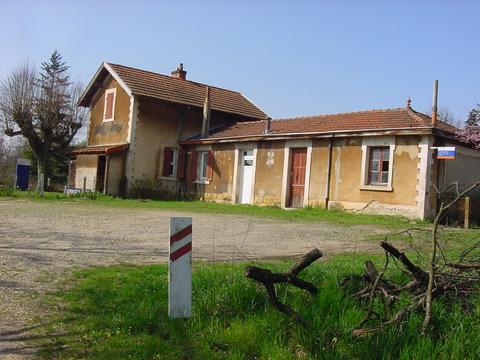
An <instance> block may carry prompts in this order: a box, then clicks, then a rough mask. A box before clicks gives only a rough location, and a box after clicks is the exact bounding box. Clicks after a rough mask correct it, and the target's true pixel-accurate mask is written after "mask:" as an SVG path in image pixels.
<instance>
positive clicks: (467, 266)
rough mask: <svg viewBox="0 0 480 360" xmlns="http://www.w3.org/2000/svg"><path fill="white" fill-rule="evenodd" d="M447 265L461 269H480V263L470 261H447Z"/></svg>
mask: <svg viewBox="0 0 480 360" xmlns="http://www.w3.org/2000/svg"><path fill="white" fill-rule="evenodd" d="M447 266H449V267H451V268H454V269H459V270H480V264H470V263H447Z"/></svg>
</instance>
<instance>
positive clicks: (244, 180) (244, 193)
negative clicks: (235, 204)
mask: <svg viewBox="0 0 480 360" xmlns="http://www.w3.org/2000/svg"><path fill="white" fill-rule="evenodd" d="M241 164H242V166H241V172H240V174H241V176H240V204H250V203H251V199H252V187H253V186H252V179H253V150H243V151H242V156H241Z"/></svg>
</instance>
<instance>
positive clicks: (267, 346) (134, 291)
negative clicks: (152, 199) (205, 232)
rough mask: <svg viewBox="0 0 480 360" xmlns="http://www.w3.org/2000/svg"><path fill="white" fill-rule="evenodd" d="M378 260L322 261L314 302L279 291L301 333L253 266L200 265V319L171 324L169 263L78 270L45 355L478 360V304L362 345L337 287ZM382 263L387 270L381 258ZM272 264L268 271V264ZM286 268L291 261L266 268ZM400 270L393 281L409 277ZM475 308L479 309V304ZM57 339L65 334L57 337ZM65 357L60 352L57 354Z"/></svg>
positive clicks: (353, 311) (349, 302) (315, 275)
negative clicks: (249, 272) (251, 271)
mask: <svg viewBox="0 0 480 360" xmlns="http://www.w3.org/2000/svg"><path fill="white" fill-rule="evenodd" d="M367 258H369V259H371V258H372V256H368V257H367V256H356V257H354V256H337V257H334V258H332V259H329V260H328V261H318V262H316V263H314V264H313V265H311V266H310V267H309V268H307V269H306V270H305V271H304V272H303V273H302V275H301V277H303V278H305V279H307V280H310V281H312V282H313V283H315V284H316V285H317V286H319V289H320V292H319V295H317V296H316V297H311V296H310V295H308V294H306V293H305V292H303V291H301V290H298V289H296V288H292V287H290V286H289V287H287V286H282V287H280V291H279V297H280V299H282V300H283V301H285V302H287V303H289V304H290V305H292V307H293V308H295V309H297V310H298V311H299V312H300V314H301V315H302V316H303V317H304V318H305V319H307V320H308V326H307V327H302V326H300V325H298V324H296V323H294V322H293V321H292V320H290V319H288V318H286V317H285V316H284V315H282V314H280V313H278V312H277V311H276V310H274V309H272V307H271V306H270V305H269V304H268V303H267V302H266V300H265V297H264V294H263V289H262V288H260V287H258V286H256V285H254V284H253V283H252V282H251V281H249V280H247V279H245V278H244V276H243V271H244V267H245V265H246V264H215V265H211V264H210V265H209V264H195V265H194V274H193V299H194V300H193V317H192V318H191V319H188V320H178V319H177V320H170V319H169V318H168V317H167V287H168V280H167V267H166V266H165V265H149V266H138V267H137V266H116V267H107V268H93V269H88V270H82V271H78V272H76V273H75V274H74V276H73V279H68V284H69V285H68V288H67V289H66V290H62V291H61V292H59V293H58V294H56V295H54V296H51V297H50V298H49V306H51V308H52V309H53V310H54V311H55V315H54V318H53V319H52V323H51V324H50V325H49V326H47V327H45V328H43V329H42V330H41V332H43V333H45V334H50V335H48V336H47V344H45V343H43V344H42V345H44V346H45V345H46V349H45V350H44V351H43V352H42V353H41V355H42V356H44V357H45V358H48V359H49V358H52V357H56V356H58V357H59V358H89V359H90V358H91V359H109V360H111V359H315V358H318V359H475V358H478V355H479V354H480V338H479V337H478V329H479V325H480V307H478V306H477V307H475V308H473V309H472V310H471V311H470V312H467V313H466V312H464V311H463V310H462V308H461V306H460V304H453V305H449V306H446V305H445V304H442V303H440V302H437V303H435V307H434V323H433V325H434V329H433V332H432V333H431V335H430V336H428V337H421V336H420V335H419V330H418V329H419V327H420V324H421V321H422V317H421V316H420V315H413V316H411V317H410V318H409V319H408V321H407V322H406V323H404V324H403V325H402V326H401V327H396V328H391V329H389V330H386V331H385V332H383V333H381V334H379V335H376V336H370V337H367V338H361V339H356V338H353V337H352V335H351V330H352V329H353V328H354V327H355V326H356V325H358V323H359V321H360V320H361V319H362V317H363V316H364V307H363V306H362V305H360V304H358V303H357V301H356V300H353V299H352V298H351V297H350V296H349V295H348V294H346V293H345V292H344V290H343V289H341V288H340V287H339V285H338V281H339V280H340V279H341V278H342V277H343V276H344V275H346V274H351V273H353V272H355V273H360V272H361V268H362V264H363V262H364V261H365V260H366V259H367ZM374 260H375V261H376V262H377V263H378V264H380V262H382V261H383V258H382V257H376V258H374ZM264 265H265V264H264ZM266 266H268V267H270V268H271V269H276V270H284V269H286V268H287V267H288V266H289V263H287V262H281V263H274V264H267V265H266ZM402 276H404V275H402V274H401V273H400V272H398V271H396V272H395V274H394V273H393V270H392V272H390V273H388V274H387V277H394V278H397V279H400V278H402ZM475 304H476V305H480V301H479V299H478V298H477V299H475ZM51 334H57V335H51ZM59 348H60V349H61V350H55V349H59Z"/></svg>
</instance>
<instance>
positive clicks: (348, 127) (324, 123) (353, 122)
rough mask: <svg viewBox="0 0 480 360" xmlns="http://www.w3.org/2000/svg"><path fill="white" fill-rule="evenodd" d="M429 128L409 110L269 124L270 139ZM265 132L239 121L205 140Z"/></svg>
mask: <svg viewBox="0 0 480 360" xmlns="http://www.w3.org/2000/svg"><path fill="white" fill-rule="evenodd" d="M428 127H431V118H430V117H429V116H427V115H425V114H422V113H419V112H416V111H414V110H412V109H406V108H398V109H385V110H369V111H359V112H351V113H340V114H332V115H316V116H306V117H297V118H289V119H276V120H272V122H271V133H270V136H272V135H273V136H275V135H286V134H305V133H329V132H351V131H362V130H365V131H376V130H390V129H392V130H393V129H415V128H428ZM436 128H438V129H440V130H443V131H446V132H449V133H455V130H456V128H455V127H453V126H451V125H448V124H446V123H444V122H442V121H437V125H436ZM264 130H265V120H263V121H249V122H238V123H235V124H233V125H231V126H228V127H225V128H221V129H218V130H216V131H213V132H212V133H211V134H210V136H209V138H208V139H225V138H238V137H244V136H261V135H263V133H264ZM199 140H201V139H199ZM205 140H207V139H205Z"/></svg>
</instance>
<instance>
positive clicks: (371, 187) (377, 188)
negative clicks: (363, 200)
mask: <svg viewBox="0 0 480 360" xmlns="http://www.w3.org/2000/svg"><path fill="white" fill-rule="evenodd" d="M360 190H361V191H362V190H363V191H384V192H393V188H392V187H391V186H388V185H386V186H382V185H362V186H360Z"/></svg>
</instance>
